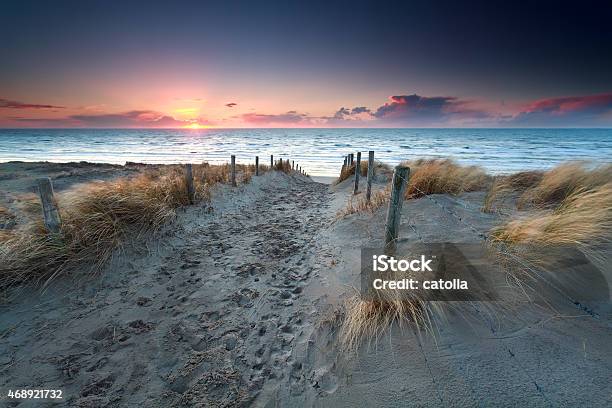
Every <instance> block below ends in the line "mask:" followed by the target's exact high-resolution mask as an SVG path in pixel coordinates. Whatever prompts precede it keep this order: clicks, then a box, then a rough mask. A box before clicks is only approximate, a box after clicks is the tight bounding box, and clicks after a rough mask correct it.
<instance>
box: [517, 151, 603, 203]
mask: <svg viewBox="0 0 612 408" xmlns="http://www.w3.org/2000/svg"><path fill="white" fill-rule="evenodd" d="M610 181H612V165H605V166H600V167H596V168H593V169H589V167H588V164H587V163H585V162H573V163H565V164H562V165H560V166H557V167H555V168H554V169H552V170H550V171H547V172H546V173H544V174H543V176H542V178H541V180H540V181H539V182H538V183H536V184H535V185H533V186H528V187H529V188H527V189H525V190H524V192H523V194H522V195H521V196H520V198H519V200H518V206H519V207H527V206H534V207H540V208H543V207H554V206H557V205H559V204H560V203H562V202H563V200H565V199H566V198H567V197H569V196H571V195H572V194H574V193H575V192H578V191H586V190H592V189H595V188H598V187H600V186H602V185H604V184H606V183H608V182H610Z"/></svg>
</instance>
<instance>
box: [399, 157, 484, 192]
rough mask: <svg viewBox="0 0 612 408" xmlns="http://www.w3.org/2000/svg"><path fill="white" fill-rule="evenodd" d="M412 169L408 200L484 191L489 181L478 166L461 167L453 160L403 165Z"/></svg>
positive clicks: (412, 161) (426, 160)
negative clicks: (432, 195)
mask: <svg viewBox="0 0 612 408" xmlns="http://www.w3.org/2000/svg"><path fill="white" fill-rule="evenodd" d="M402 164H403V165H405V166H408V167H410V179H409V180H408V187H407V188H406V198H407V199H409V198H419V197H422V196H424V195H429V194H453V195H456V194H460V193H463V192H466V191H478V190H481V189H483V188H484V187H485V186H486V184H487V181H488V176H487V174H486V173H485V172H484V170H483V169H482V168H480V167H477V166H460V165H458V164H457V163H455V162H454V161H453V160H451V159H419V160H411V161H407V162H404V163H402Z"/></svg>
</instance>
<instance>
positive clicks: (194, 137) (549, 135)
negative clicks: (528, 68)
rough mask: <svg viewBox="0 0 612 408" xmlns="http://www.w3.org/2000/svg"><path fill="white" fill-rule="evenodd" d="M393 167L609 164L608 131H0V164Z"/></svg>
mask: <svg viewBox="0 0 612 408" xmlns="http://www.w3.org/2000/svg"><path fill="white" fill-rule="evenodd" d="M368 150H374V152H375V157H376V159H377V160H381V161H383V162H386V163H389V164H391V165H395V164H397V163H399V162H401V161H404V160H409V159H416V158H440V157H450V158H453V159H455V160H456V161H457V162H459V163H461V164H469V165H478V166H482V167H483V168H485V169H486V170H487V171H488V172H490V173H492V174H504V173H510V172H516V171H521V170H531V169H548V168H551V167H553V166H555V165H557V164H559V163H561V162H565V161H575V160H585V161H589V162H591V163H593V164H596V165H598V164H604V163H611V162H612V129H0V162H7V161H51V162H72V161H88V162H98V163H116V164H124V163H125V162H141V163H188V162H191V163H200V162H209V163H212V164H218V163H225V162H228V161H229V160H230V156H231V155H235V156H236V161H237V162H238V163H245V164H247V163H254V161H255V156H259V158H260V159H259V160H260V163H262V164H268V163H269V162H270V155H274V157H275V159H278V158H283V159H288V160H294V161H295V162H296V163H299V164H300V165H301V166H302V168H303V169H305V170H306V171H307V172H308V173H309V174H312V175H317V176H336V175H337V174H338V172H339V171H340V168H341V166H342V161H343V158H344V156H345V155H346V154H348V153H351V152H357V151H361V152H363V153H362V155H363V158H364V160H367V159H366V158H367V151H368Z"/></svg>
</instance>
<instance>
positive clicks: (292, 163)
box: [291, 160, 295, 170]
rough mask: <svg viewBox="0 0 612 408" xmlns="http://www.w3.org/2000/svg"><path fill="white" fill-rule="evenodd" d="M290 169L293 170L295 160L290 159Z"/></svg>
mask: <svg viewBox="0 0 612 408" xmlns="http://www.w3.org/2000/svg"><path fill="white" fill-rule="evenodd" d="M291 170H295V161H293V160H291Z"/></svg>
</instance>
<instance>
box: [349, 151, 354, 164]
mask: <svg viewBox="0 0 612 408" xmlns="http://www.w3.org/2000/svg"><path fill="white" fill-rule="evenodd" d="M349 156H350V158H351V166H352V165H353V163H355V154H354V153H351V154H350V155H349Z"/></svg>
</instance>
